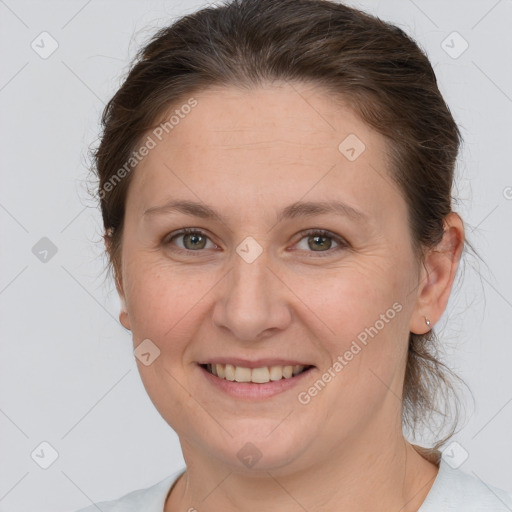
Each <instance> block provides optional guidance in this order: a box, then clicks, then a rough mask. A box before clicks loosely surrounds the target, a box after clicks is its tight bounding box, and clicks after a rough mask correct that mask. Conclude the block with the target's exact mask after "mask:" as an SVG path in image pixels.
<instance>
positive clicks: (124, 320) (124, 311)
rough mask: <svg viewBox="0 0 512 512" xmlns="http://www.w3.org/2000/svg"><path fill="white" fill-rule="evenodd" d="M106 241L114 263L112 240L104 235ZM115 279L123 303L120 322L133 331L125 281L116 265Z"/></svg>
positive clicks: (106, 246)
mask: <svg viewBox="0 0 512 512" xmlns="http://www.w3.org/2000/svg"><path fill="white" fill-rule="evenodd" d="M103 239H104V241H105V248H106V250H107V254H108V255H109V258H110V261H111V262H113V261H114V259H113V254H112V243H111V238H110V235H109V234H106V235H104V237H103ZM113 266H114V279H115V283H116V290H117V294H118V295H119V300H120V302H121V310H120V311H119V321H120V322H121V325H122V326H123V327H124V328H125V329H128V330H129V331H130V330H131V325H130V317H129V316H128V310H127V308H126V299H125V295H124V288H123V281H122V275H121V269H120V268H118V267H117V265H116V264H115V263H114V264H113Z"/></svg>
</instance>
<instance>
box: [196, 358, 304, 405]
mask: <svg viewBox="0 0 512 512" xmlns="http://www.w3.org/2000/svg"><path fill="white" fill-rule="evenodd" d="M198 367H199V369H200V370H201V372H202V373H203V375H204V376H205V378H206V379H207V380H208V382H210V384H212V385H213V386H215V387H216V388H217V389H219V390H221V391H223V392H224V393H227V394H228V395H231V396H233V397H235V398H247V399H253V400H254V399H258V398H270V397H272V396H274V395H277V394H279V393H282V392H284V391H287V390H289V389H291V388H293V387H294V386H296V385H297V384H299V383H301V382H302V381H303V380H304V378H306V377H307V376H308V375H309V374H310V372H311V370H313V367H311V368H310V369H309V370H306V371H305V372H302V373H299V375H296V376H294V377H290V378H289V379H284V378H283V379H280V380H274V381H270V382H266V383H265V384H256V383H254V382H236V381H231V380H226V379H221V378H220V377H217V376H216V375H213V374H212V373H210V372H209V371H208V370H206V369H205V368H203V367H202V366H200V365H198Z"/></svg>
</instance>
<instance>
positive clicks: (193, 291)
mask: <svg viewBox="0 0 512 512" xmlns="http://www.w3.org/2000/svg"><path fill="white" fill-rule="evenodd" d="M194 98H195V100H196V101H197V105H196V106H195V107H194V108H193V109H191V111H190V113H188V114H187V115H186V116H184V117H183V118H182V119H180V121H179V124H176V125H175V126H174V128H173V129H172V131H171V132H170V133H169V135H167V136H166V137H163V138H162V141H157V142H158V143H157V144H156V146H155V147H154V148H153V149H151V151H150V152H149V154H148V155H147V156H146V157H145V158H144V159H143V160H142V162H141V163H140V164H139V165H138V167H137V169H136V170H135V171H134V175H133V176H132V178H133V179H132V182H131V183H130V188H129V190H128V195H127V201H126V216H125V225H124V231H123V246H122V259H121V288H120V294H121V297H122V299H123V311H122V313H121V321H122V322H123V325H125V327H127V328H129V329H131V331H132V333H133V341H134V347H138V346H139V344H140V343H141V342H143V340H150V341H145V342H144V343H146V345H143V346H144V347H146V348H147V349H148V350H145V352H148V351H149V353H150V354H151V355H149V356H148V355H146V356H145V357H146V363H147V364H143V363H142V362H141V361H139V360H137V364H138V367H139V371H140V374H141V378H142V381H143V383H144V386H145V388H146V390H147V392H148V394H149V396H150V398H151V400H152V401H153V403H154V405H155V406H156V408H157V409H158V411H159V412H160V414H161V415H162V417H163V418H164V419H165V420H166V421H167V422H168V423H169V425H171V426H172V427H173V429H174V430H175V431H176V432H177V434H178V435H179V437H180V441H181V443H182V447H183V451H184V456H185V459H187V457H193V456H196V457H202V458H203V459H204V462H205V463H206V462H209V463H218V464H224V465H227V466H230V467H231V469H233V468H236V470H237V471H249V470H250V466H251V464H252V462H251V461H252V460H256V459H258V458H259V460H258V461H257V466H255V469H256V468H257V469H261V470H269V469H279V470H280V471H283V472H285V471H287V470H288V469H292V468H304V467H312V466H314V464H315V463H319V461H321V460H324V459H325V458H326V457H329V456H332V455H333V454H334V453H336V452H340V453H341V452H342V451H347V450H349V449H356V447H357V446H358V445H359V444H361V445H362V443H366V445H367V444H368V443H374V444H375V443H382V442H383V441H384V439H385V438H386V437H389V436H394V435H396V434H397V432H398V431H399V429H400V408H401V401H400V399H399V397H400V396H401V389H402V384H403V377H404V370H405V364H406V354H407V343H408V336H409V331H410V322H411V317H412V316H413V314H415V308H416V303H415V301H416V298H417V293H416V292H415V290H416V288H417V286H418V281H419V275H420V274H419V270H418V268H419V264H418V261H417V260H416V258H415V256H414V253H413V249H412V241H411V236H410V232H409V227H408V220H407V219H408V212H407V206H406V203H405V201H404V199H403V198H402V196H401V194H400V191H399V189H398V188H397V186H396V185H395V184H394V182H393V181H392V179H391V177H390V170H389V168H388V159H387V157H386V141H385V140H384V138H383V137H382V136H381V135H379V134H378V133H377V132H375V131H373V130H372V129H371V128H369V127H368V126H367V125H365V124H364V123H363V122H362V121H360V120H359V119H358V117H356V116H355V115H354V114H353V113H352V112H351V110H350V109H349V108H348V107H347V106H345V105H344V104H343V103H342V102H341V101H340V102H339V103H337V104H336V105H335V104H334V101H333V98H332V96H330V95H328V94H327V93H326V92H322V91H321V90H319V89H317V88H314V87H313V86H307V85H304V84H294V85H293V87H292V86H291V85H289V84H279V85H272V86H268V87H262V88H259V89H254V90H251V91H247V90H245V91H243V90H240V89H237V88H234V87H233V88H227V87H226V88H218V89H209V90H207V91H204V92H201V93H198V94H196V95H194ZM153 138H154V139H155V137H153ZM155 140H157V139H155ZM363 144H364V146H363ZM184 229H187V230H189V232H186V233H184V232H183V230H184ZM158 350H159V355H158V357H156V358H155V359H154V360H153V358H154V357H155V354H156V355H157V354H158ZM208 365H213V366H208ZM217 365H219V366H217ZM302 370H304V371H302ZM210 371H213V372H215V373H217V375H214V374H212V373H210ZM299 372H300V373H299ZM290 374H291V375H290ZM223 376H224V377H223ZM233 378H234V379H235V380H234V381H233V380H228V379H233ZM274 379H275V380H274ZM247 380H252V381H256V382H244V381H247ZM238 381H242V382H238ZM247 443H251V444H247ZM251 457H252V459H251Z"/></svg>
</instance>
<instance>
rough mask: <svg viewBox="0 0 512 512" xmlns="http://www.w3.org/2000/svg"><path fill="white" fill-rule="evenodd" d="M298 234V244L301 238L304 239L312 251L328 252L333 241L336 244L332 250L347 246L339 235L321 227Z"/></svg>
mask: <svg viewBox="0 0 512 512" xmlns="http://www.w3.org/2000/svg"><path fill="white" fill-rule="evenodd" d="M300 235H301V236H302V238H301V239H300V241H299V244H300V242H302V240H306V245H307V248H309V249H311V251H312V252H328V251H329V250H330V249H331V248H332V242H333V241H334V243H335V244H336V247H334V250H339V249H340V248H342V247H347V245H348V244H347V243H346V242H344V240H342V239H341V238H340V237H339V236H336V235H334V234H333V233H331V232H329V231H325V230H323V229H317V230H309V231H303V232H301V233H300ZM305 250H307V249H305Z"/></svg>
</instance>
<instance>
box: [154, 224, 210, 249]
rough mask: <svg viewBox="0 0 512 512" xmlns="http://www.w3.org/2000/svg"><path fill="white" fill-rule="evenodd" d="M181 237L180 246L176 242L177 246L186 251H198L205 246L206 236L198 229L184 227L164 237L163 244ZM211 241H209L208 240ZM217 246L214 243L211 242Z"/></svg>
mask: <svg viewBox="0 0 512 512" xmlns="http://www.w3.org/2000/svg"><path fill="white" fill-rule="evenodd" d="M180 238H181V239H182V244H183V245H182V246H180V245H179V244H178V248H179V249H182V250H186V251H198V250H201V249H205V248H207V247H206V245H207V240H209V238H208V236H207V235H206V234H205V233H204V232H203V231H201V230H200V229H195V228H184V229H182V230H181V231H179V232H178V233H173V234H172V235H171V236H170V237H167V238H166V239H165V241H164V242H165V244H166V245H167V244H171V243H172V241H173V240H175V239H180ZM210 242H211V241H210ZM212 245H213V246H214V247H217V246H216V245H215V244H212Z"/></svg>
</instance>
